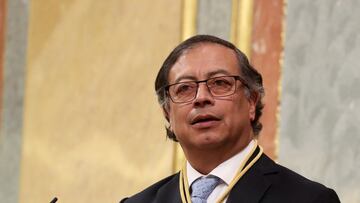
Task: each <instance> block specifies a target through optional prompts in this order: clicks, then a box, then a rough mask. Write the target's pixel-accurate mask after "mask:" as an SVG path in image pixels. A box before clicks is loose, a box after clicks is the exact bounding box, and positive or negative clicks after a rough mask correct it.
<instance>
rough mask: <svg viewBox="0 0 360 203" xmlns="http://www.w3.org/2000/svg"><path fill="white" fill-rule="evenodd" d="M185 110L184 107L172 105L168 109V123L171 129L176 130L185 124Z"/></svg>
mask: <svg viewBox="0 0 360 203" xmlns="http://www.w3.org/2000/svg"><path fill="white" fill-rule="evenodd" d="M186 116H187V112H186V111H185V109H184V108H179V107H175V108H174V107H172V108H171V110H170V115H169V117H170V124H171V127H172V129H173V130H178V128H179V127H181V126H183V125H185V124H186Z"/></svg>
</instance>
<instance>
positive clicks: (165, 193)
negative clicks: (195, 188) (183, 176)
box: [154, 173, 181, 203]
mask: <svg viewBox="0 0 360 203" xmlns="http://www.w3.org/2000/svg"><path fill="white" fill-rule="evenodd" d="M179 177H180V176H179V173H177V174H176V175H175V176H174V177H173V178H172V179H171V180H170V181H169V182H168V183H167V184H165V185H164V186H162V187H161V188H160V189H159V191H158V192H157V194H156V200H155V202H154V203H164V202H171V203H181V197H180V190H179Z"/></svg>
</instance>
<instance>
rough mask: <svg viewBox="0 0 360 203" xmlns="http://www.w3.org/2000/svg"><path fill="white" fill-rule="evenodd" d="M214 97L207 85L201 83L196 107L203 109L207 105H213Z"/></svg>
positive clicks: (196, 98) (195, 102)
mask: <svg viewBox="0 0 360 203" xmlns="http://www.w3.org/2000/svg"><path fill="white" fill-rule="evenodd" d="M213 104H214V97H213V96H212V95H211V93H210V90H209V88H208V87H207V85H206V84H205V83H199V87H198V90H197V94H196V97H195V99H194V106H197V107H203V106H206V105H213Z"/></svg>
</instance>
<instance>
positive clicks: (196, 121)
mask: <svg viewBox="0 0 360 203" xmlns="http://www.w3.org/2000/svg"><path fill="white" fill-rule="evenodd" d="M219 120H220V118H218V117H216V116H213V115H210V114H203V115H198V116H195V117H194V118H193V119H192V120H191V125H202V124H206V123H212V122H216V121H219Z"/></svg>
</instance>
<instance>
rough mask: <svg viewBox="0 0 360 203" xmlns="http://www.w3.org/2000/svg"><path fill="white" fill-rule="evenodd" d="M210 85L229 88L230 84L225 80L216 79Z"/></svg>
mask: <svg viewBox="0 0 360 203" xmlns="http://www.w3.org/2000/svg"><path fill="white" fill-rule="evenodd" d="M212 85H213V86H215V87H228V86H231V82H230V81H228V80H226V79H225V78H216V79H214V80H213V81H212Z"/></svg>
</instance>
